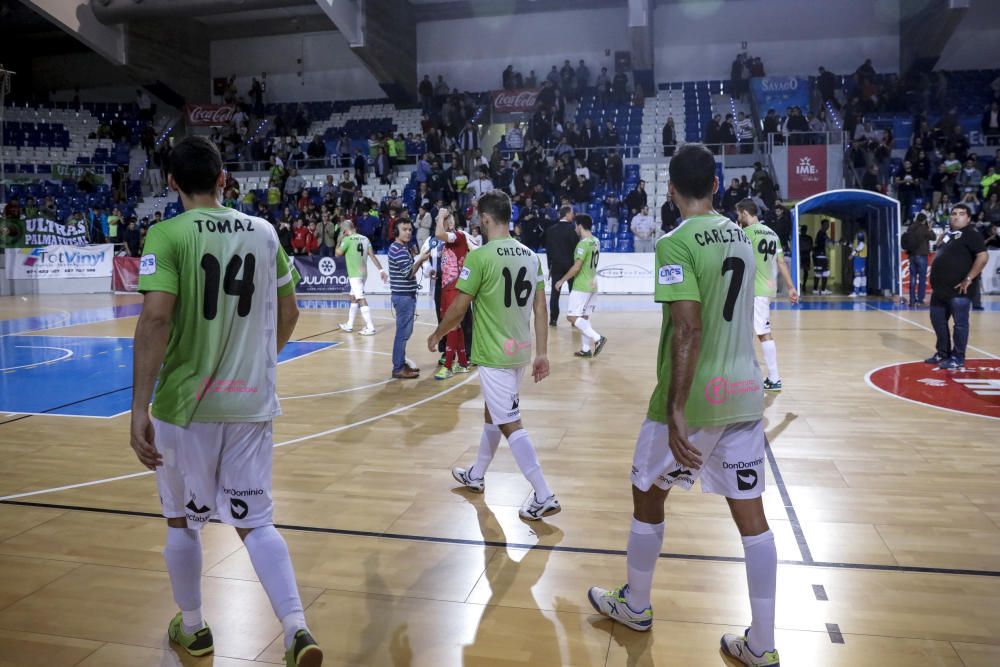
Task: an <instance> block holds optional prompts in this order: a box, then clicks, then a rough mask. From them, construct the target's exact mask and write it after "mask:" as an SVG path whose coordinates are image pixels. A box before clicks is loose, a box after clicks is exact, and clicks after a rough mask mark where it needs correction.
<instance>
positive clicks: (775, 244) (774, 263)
mask: <svg viewBox="0 0 1000 667" xmlns="http://www.w3.org/2000/svg"><path fill="white" fill-rule="evenodd" d="M736 221H737V222H738V223H740V227H742V228H743V233H744V234H746V235H747V238H748V239H750V244H751V245H752V246H753V254H754V259H755V261H756V271H755V273H754V276H755V277H754V282H753V290H754V292H753V293H754V298H753V332H754V334H756V335H757V340H759V341H760V348H761V350H763V352H764V364H765V365H766V366H767V378H766V379H765V380H764V389H765V390H766V391H772V392H779V391H781V375H779V374H778V347H777V345H775V343H774V336H772V335H771V300H772V299H774V298H775V297H776V296H777V295H778V273H781V278H782V280H784V281H785V286H786V287H787V288H788V300H789V301H791V302H792V303H798V302H799V291H798V290H797V289H795V285H794V284H793V283H792V274H791V273H789V272H788V265H786V264H785V253H784V252H783V251H782V250H781V239H779V238H778V235H777V234H776V233H775V231H774V230H773V229H771V228H770V227H768V226H767V225H765V224H764V223H762V222H760V220H758V219H757V204H756V203H755V202H754V201H753V200H752V199H744V200H743V201H741V202H739V203H738V204H736Z"/></svg>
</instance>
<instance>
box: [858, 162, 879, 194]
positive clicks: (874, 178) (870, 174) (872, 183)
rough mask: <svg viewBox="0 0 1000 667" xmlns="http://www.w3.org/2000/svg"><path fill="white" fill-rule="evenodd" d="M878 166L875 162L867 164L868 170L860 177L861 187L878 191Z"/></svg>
mask: <svg viewBox="0 0 1000 667" xmlns="http://www.w3.org/2000/svg"><path fill="white" fill-rule="evenodd" d="M879 188H880V186H879V168H878V165H877V164H871V165H868V170H867V171H865V175H864V176H862V177H861V189H862V190H871V191H872V192H879Z"/></svg>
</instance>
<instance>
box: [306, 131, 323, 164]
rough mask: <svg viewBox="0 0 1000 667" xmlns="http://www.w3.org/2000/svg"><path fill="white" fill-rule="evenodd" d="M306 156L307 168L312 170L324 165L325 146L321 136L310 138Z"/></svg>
mask: <svg viewBox="0 0 1000 667" xmlns="http://www.w3.org/2000/svg"><path fill="white" fill-rule="evenodd" d="M306 154H307V155H308V156H309V166H310V167H312V168H313V169H316V168H318V167H322V166H324V165H325V164H326V144H324V143H323V138H322V137H321V136H319V135H318V134H317V135H315V136H314V137H313V138H312V141H310V142H309V146H308V147H307V148H306Z"/></svg>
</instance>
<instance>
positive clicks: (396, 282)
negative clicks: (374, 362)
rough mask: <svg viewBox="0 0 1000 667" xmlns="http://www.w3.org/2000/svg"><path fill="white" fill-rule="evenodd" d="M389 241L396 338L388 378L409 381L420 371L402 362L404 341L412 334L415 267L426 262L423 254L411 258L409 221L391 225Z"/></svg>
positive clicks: (417, 267) (404, 361)
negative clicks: (392, 237)
mask: <svg viewBox="0 0 1000 667" xmlns="http://www.w3.org/2000/svg"><path fill="white" fill-rule="evenodd" d="M393 236H394V239H393V242H392V245H390V246H389V288H390V289H391V290H392V308H393V310H394V311H396V338H395V340H394V341H393V343H392V377H394V378H396V379H397V380H413V379H416V378H418V377H420V370H419V369H417V368H411V367H410V365H409V364H407V362H406V341H408V340H410V335H411V334H412V333H413V318H414V317H415V316H416V311H417V280H416V278H415V276H416V274H417V269H419V268H420V265H421V264H423V263H424V262H426V261H427V258H428V257H429V255H428V254H427V253H423V254H421V255H418V256H417V258H416V260H414V258H413V255H412V254H411V253H410V248H409V247H408V246H409V243H410V240H411V239H412V238H413V223H411V222H410V221H409V220H406V219H404V220H400V221H399V222H397V223H396V225H395V226H394V227H393Z"/></svg>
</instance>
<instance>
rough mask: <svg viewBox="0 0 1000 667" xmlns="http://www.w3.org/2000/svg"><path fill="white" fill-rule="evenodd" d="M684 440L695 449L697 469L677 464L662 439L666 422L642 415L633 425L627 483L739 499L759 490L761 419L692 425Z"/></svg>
mask: <svg viewBox="0 0 1000 667" xmlns="http://www.w3.org/2000/svg"><path fill="white" fill-rule="evenodd" d="M688 441H689V442H690V443H691V444H692V445H693V446H694V447H695V448H696V449H697V450H698V451H699V452H701V460H702V465H701V468H700V469H698V470H688V469H686V468H683V467H682V466H680V465H679V464H678V463H677V461H676V459H674V454H673V452H672V451H671V450H670V445H669V444H668V442H667V425H666V424H661V423H660V422H655V421H652V420H650V419H647V420H646V421H644V422H643V424H642V428H641V429H639V438H638V440H636V443H635V456H634V457H633V459H632V484H633V485H634V486H635V487H636V488H638V489H639V490H640V491H649V489H650V487H651V486H652V485H653V484H656V485H657V486H658V487H660V488H661V489H669V488H670V487H672V486H673V485H674V484H678V485H680V486H682V487H683V488H685V489H690V488H691V486H692V485H693V484H694V481H695V480H696V479H698V478H701V490H702V491H704V492H705V493H716V494H718V495H720V496H725V497H726V498H735V499H737V500H745V499H749V498H757V497H758V496H760V495H761V494H762V493H764V468H765V465H764V420H763V419H758V420H756V421H751V422H741V423H739V424H728V425H726V426H708V427H704V428H696V429H692V430H691V431H690V432H689V433H688Z"/></svg>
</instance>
